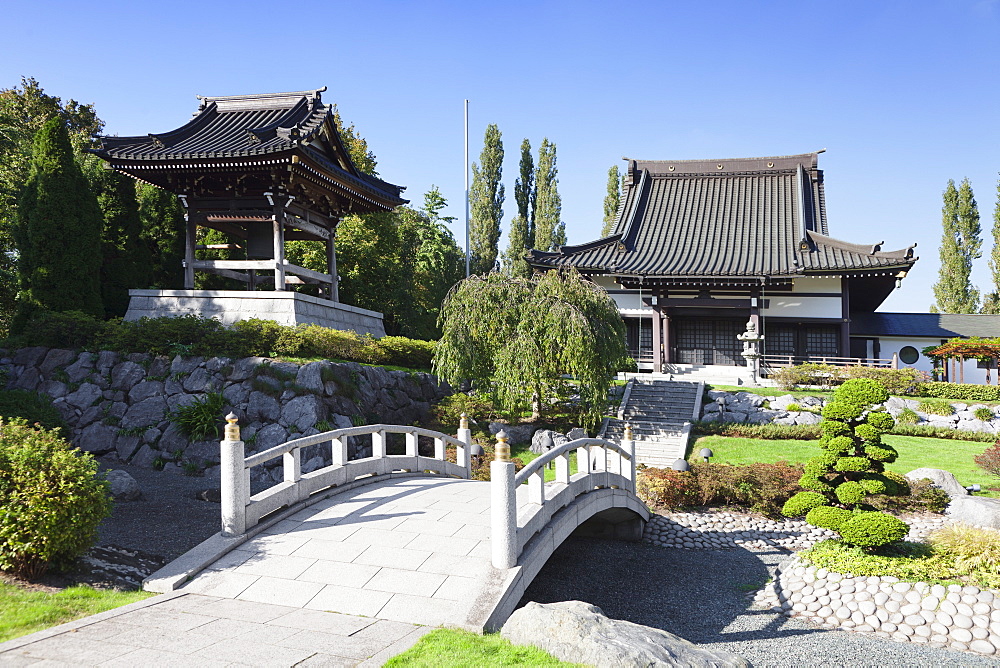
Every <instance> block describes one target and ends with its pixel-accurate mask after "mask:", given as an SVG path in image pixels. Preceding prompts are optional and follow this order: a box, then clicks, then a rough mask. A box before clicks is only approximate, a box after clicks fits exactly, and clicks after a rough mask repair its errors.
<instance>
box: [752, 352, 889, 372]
mask: <svg viewBox="0 0 1000 668" xmlns="http://www.w3.org/2000/svg"><path fill="white" fill-rule="evenodd" d="M796 364H829V365H830V366H870V367H879V368H883V369H898V368H899V358H898V357H897V356H896V355H895V354H893V356H892V357H891V358H888V359H877V358H871V357H828V356H823V355H762V356H761V358H760V365H761V368H762V369H765V370H766V369H768V368H772V369H774V368H781V367H788V366H795V365H796Z"/></svg>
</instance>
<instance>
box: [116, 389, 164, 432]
mask: <svg viewBox="0 0 1000 668" xmlns="http://www.w3.org/2000/svg"><path fill="white" fill-rule="evenodd" d="M166 412H167V401H166V399H164V398H163V397H162V396H155V397H149V398H148V399H143V400H142V401H140V402H139V403H137V404H132V405H131V406H130V407H129V409H128V410H127V411H126V412H125V415H124V416H122V429H135V428H136V427H155V426H156V425H158V424H159V423H160V421H161V420H163V416H164V415H166Z"/></svg>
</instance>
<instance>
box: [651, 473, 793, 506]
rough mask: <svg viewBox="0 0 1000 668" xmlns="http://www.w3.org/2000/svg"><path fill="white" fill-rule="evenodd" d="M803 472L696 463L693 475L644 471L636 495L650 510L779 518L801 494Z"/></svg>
mask: <svg viewBox="0 0 1000 668" xmlns="http://www.w3.org/2000/svg"><path fill="white" fill-rule="evenodd" d="M801 474H802V471H801V469H800V468H799V467H797V466H794V465H792V464H788V463H786V462H778V463H776V464H764V463H756V464H749V465H733V464H710V463H706V462H696V463H692V464H691V470H690V471H684V472H683V473H680V472H678V471H673V470H671V469H656V468H645V469H642V470H641V471H640V472H639V475H638V480H639V482H638V483H637V489H638V490H639V491H638V492H637V493H638V494H639V497H640V498H641V499H643V501H645V502H646V503H647V504H648V505H649V506H650V507H653V508H664V509H674V508H679V507H683V506H696V505H700V506H706V505H727V506H741V507H744V508H749V509H750V510H752V511H754V512H759V513H763V514H765V515H770V516H777V515H778V514H779V512H780V509H781V507H782V504H784V503H785V502H786V501H787V500H788V498H789V497H791V496H792V495H793V494H795V492H797V491H798V490H799V487H798V484H797V482H796V481H797V479H798V478H799V477H800V476H801Z"/></svg>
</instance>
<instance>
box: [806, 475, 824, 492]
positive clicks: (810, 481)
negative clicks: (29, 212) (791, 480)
mask: <svg viewBox="0 0 1000 668" xmlns="http://www.w3.org/2000/svg"><path fill="white" fill-rule="evenodd" d="M799 487H801V488H802V489H809V490H812V491H814V492H829V491H830V483H829V482H828V481H826V480H825V479H823V478H819V477H817V476H814V475H809V474H808V473H806V474H803V476H802V477H801V478H799Z"/></svg>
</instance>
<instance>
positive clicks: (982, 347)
mask: <svg viewBox="0 0 1000 668" xmlns="http://www.w3.org/2000/svg"><path fill="white" fill-rule="evenodd" d="M923 352H924V354H925V355H927V356H928V357H930V358H932V359H935V360H938V361H941V362H944V363H945V364H949V365H950V367H949V369H948V378H955V361H956V360H958V379H957V380H958V382H959V383H964V382H965V364H964V362H965V360H967V359H975V360H979V361H985V362H987V363H988V364H987V367H986V384H987V385H989V384H990V369H991V368H993V367H995V366H997V360H1000V339H980V338H973V339H952V340H950V341H948V342H947V343H943V344H941V345H939V346H933V347H930V348H925V349H924V351H923ZM990 362H992V365H990V364H989V363H990Z"/></svg>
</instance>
